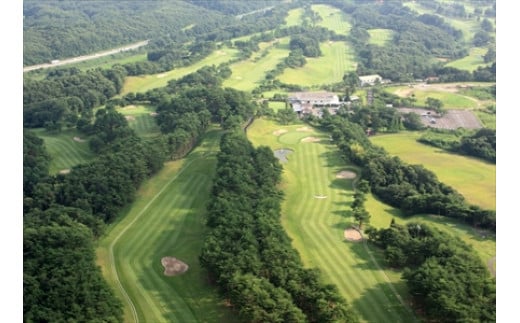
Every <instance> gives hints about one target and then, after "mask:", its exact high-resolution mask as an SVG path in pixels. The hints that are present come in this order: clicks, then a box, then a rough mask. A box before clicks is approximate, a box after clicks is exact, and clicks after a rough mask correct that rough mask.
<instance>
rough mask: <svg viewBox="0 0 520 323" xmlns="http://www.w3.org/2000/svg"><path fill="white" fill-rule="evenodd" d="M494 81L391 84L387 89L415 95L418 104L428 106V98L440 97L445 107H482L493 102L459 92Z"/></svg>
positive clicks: (485, 85)
mask: <svg viewBox="0 0 520 323" xmlns="http://www.w3.org/2000/svg"><path fill="white" fill-rule="evenodd" d="M493 84H494V83H488V82H482V83H479V82H471V83H442V84H422V83H421V84H416V85H414V86H412V87H410V86H389V87H385V91H388V92H390V93H393V94H396V95H398V96H400V97H411V96H415V99H416V100H417V102H416V105H417V106H426V98H428V97H430V98H434V99H439V100H441V101H442V103H443V107H444V108H445V109H481V108H485V107H486V106H487V105H489V104H493V102H492V101H489V100H479V99H477V98H474V97H470V96H467V95H464V94H461V93H459V91H461V90H462V89H464V88H467V87H479V86H484V87H488V86H491V85H493Z"/></svg>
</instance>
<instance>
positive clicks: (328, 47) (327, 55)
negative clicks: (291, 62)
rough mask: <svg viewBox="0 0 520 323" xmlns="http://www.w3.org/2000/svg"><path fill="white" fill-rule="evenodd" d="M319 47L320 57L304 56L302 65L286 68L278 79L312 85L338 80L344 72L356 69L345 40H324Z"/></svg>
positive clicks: (351, 52)
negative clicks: (305, 61) (304, 61)
mask: <svg viewBox="0 0 520 323" xmlns="http://www.w3.org/2000/svg"><path fill="white" fill-rule="evenodd" d="M320 48H321V51H322V54H323V55H322V56H321V57H306V58H305V59H306V60H307V64H305V65H304V66H303V67H299V68H286V69H285V71H284V73H283V74H282V75H280V76H279V79H280V81H282V82H284V83H289V84H297V85H301V86H305V87H312V86H318V85H321V84H331V83H337V82H340V81H341V80H342V79H343V75H344V74H345V73H347V72H349V71H354V70H355V69H356V61H355V59H354V52H353V50H352V48H350V47H348V46H347V45H346V43H345V42H324V43H321V44H320Z"/></svg>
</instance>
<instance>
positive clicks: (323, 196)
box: [314, 195, 327, 199]
mask: <svg viewBox="0 0 520 323" xmlns="http://www.w3.org/2000/svg"><path fill="white" fill-rule="evenodd" d="M314 198H315V199H326V198H327V196H326V195H314Z"/></svg>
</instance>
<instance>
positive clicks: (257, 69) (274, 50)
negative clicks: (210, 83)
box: [223, 37, 289, 91]
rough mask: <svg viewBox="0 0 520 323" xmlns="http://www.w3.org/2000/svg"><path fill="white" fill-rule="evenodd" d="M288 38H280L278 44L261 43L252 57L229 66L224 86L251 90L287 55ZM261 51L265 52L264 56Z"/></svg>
mask: <svg viewBox="0 0 520 323" xmlns="http://www.w3.org/2000/svg"><path fill="white" fill-rule="evenodd" d="M288 44H289V38H288V37H285V38H281V39H279V40H278V45H276V44H274V43H261V44H260V45H261V46H260V48H261V50H260V53H259V54H256V55H255V56H254V57H252V58H250V59H248V60H245V61H240V62H238V63H235V64H233V65H231V66H230V68H231V71H232V74H231V77H229V78H228V79H226V80H225V81H224V84H223V86H224V87H232V88H235V89H237V90H241V91H251V90H253V89H254V88H255V87H257V86H258V85H260V82H261V81H262V80H263V79H264V78H265V73H266V72H267V71H270V70H272V69H274V68H275V67H276V65H277V64H278V63H279V62H281V61H283V59H284V58H286V57H287V56H288V55H289V49H288V46H287V45H288ZM262 53H266V54H265V56H264V55H262Z"/></svg>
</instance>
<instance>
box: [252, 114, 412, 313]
mask: <svg viewBox="0 0 520 323" xmlns="http://www.w3.org/2000/svg"><path fill="white" fill-rule="evenodd" d="M278 130H284V131H286V132H276V131H278ZM248 137H249V139H250V140H251V141H252V142H253V143H254V144H255V145H256V146H258V145H268V146H270V147H271V148H272V149H279V148H289V149H292V150H293V151H294V152H293V153H292V154H290V155H289V156H288V159H289V161H288V162H287V163H284V164H283V166H284V172H283V181H282V184H281V185H282V188H283V190H284V192H285V201H284V203H283V206H282V223H283V226H284V228H285V229H286V230H287V232H288V234H289V236H290V237H291V239H293V245H294V247H295V248H296V249H297V250H298V252H299V253H300V255H301V257H302V259H303V261H304V264H305V265H306V266H308V267H317V268H319V269H320V271H321V272H322V273H323V277H324V279H325V280H326V281H327V282H329V283H333V284H334V285H336V286H337V287H338V289H339V291H340V293H341V295H343V296H344V297H345V298H346V299H347V300H348V301H349V303H350V304H351V305H352V306H353V307H354V309H355V310H356V311H357V312H358V313H359V314H360V317H361V319H362V320H363V321H364V322H413V321H414V317H413V315H412V314H411V313H410V312H409V309H408V307H405V306H403V305H402V304H401V303H400V301H399V298H398V297H400V298H401V299H403V300H404V302H406V299H407V296H406V293H405V290H406V289H405V288H404V285H403V282H402V280H401V279H400V274H399V273H398V272H392V271H389V270H384V271H383V270H382V269H381V268H380V266H379V264H378V263H375V262H374V260H373V258H372V257H374V258H375V259H379V256H378V255H377V253H376V252H375V251H374V250H371V249H369V250H371V251H370V252H368V251H367V246H365V245H364V244H363V243H355V242H347V241H346V240H345V239H344V230H345V229H346V228H347V227H349V226H350V225H351V224H352V223H353V218H352V217H351V216H347V215H348V214H349V209H350V206H349V205H350V203H351V202H352V200H353V198H352V194H353V191H352V185H353V183H352V180H351V179H340V178H336V174H337V173H338V172H339V171H341V170H347V169H349V170H353V171H355V170H356V168H355V167H353V166H348V165H345V164H344V161H342V160H341V159H340V158H339V154H338V152H337V148H336V147H335V145H333V144H332V143H331V142H330V140H329V136H328V135H327V134H325V133H321V132H318V131H316V130H314V129H312V128H310V127H308V126H306V125H304V124H296V125H290V126H280V125H277V124H276V123H274V122H272V121H267V120H265V119H257V120H255V122H254V123H253V124H252V125H251V126H250V128H249V129H248ZM308 137H315V138H319V139H320V141H319V142H311V141H308V140H307V139H308Z"/></svg>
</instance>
